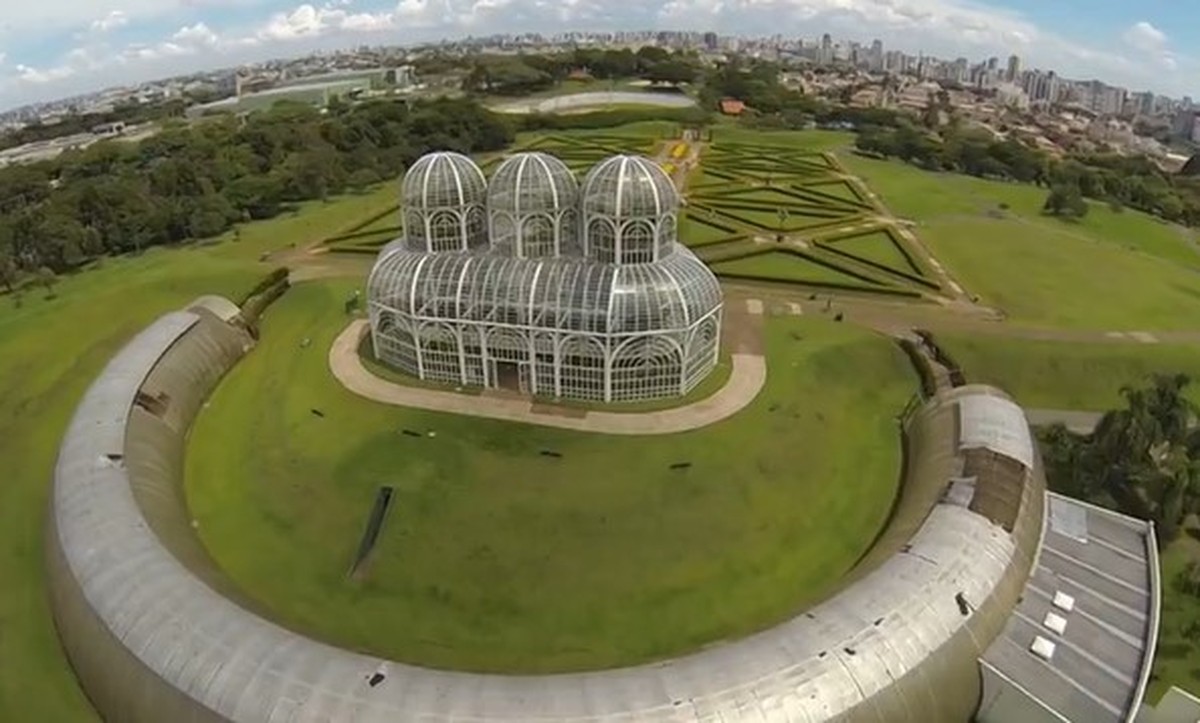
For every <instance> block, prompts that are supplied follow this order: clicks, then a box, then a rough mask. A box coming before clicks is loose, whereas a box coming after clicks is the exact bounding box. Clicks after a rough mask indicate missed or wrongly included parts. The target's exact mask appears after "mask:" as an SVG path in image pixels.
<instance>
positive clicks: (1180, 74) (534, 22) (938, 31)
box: [0, 0, 1200, 108]
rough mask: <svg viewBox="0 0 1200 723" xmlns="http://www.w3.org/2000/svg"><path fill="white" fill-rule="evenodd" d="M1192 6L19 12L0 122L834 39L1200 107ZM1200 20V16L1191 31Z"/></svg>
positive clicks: (685, 2)
mask: <svg viewBox="0 0 1200 723" xmlns="http://www.w3.org/2000/svg"><path fill="white" fill-rule="evenodd" d="M1191 4H1192V3H1190V2H1185V1H1184V0H1142V1H1141V2H1137V3H1132V2H1117V1H1116V0H990V1H986V0H642V1H641V2H636V3H630V2H626V1H625V0H317V2H311V0H310V1H309V2H304V1H303V0H11V2H6V3H5V5H6V7H5V9H4V13H3V15H4V20H2V21H0V108H8V107H12V106H16V105H20V104H23V103H28V102H31V101H38V100H50V99H54V98H58V97H63V96H65V95H72V94H75V93H79V92H84V91H89V90H98V89H100V88H103V87H108V86H111V85H117V84H129V83H136V82H140V81H145V80H152V79H154V78H159V77H163V76H165V75H173V74H177V73H185V72H191V71H198V70H205V69H211V68H216V67H228V66H231V65H236V64H239V63H242V62H248V61H254V60H261V59H266V58H273V57H287V56H290V55H295V54H300V53H304V52H307V51H310V50H314V49H322V48H323V49H329V48H337V47H346V46H353V45H358V44H362V43H368V44H374V43H389V44H390V43H404V42H411V41H417V40H427V39H434V38H440V37H457V36H463V35H467V34H476V35H478V34H487V33H492V32H504V31H520V30H538V31H543V32H553V31H556V30H568V29H571V30H575V29H588V28H595V29H637V28H670V29H696V30H708V29H712V28H716V29H719V30H720V31H721V32H723V33H743V34H773V33H783V34H785V35H788V36H802V37H816V36H819V35H820V34H821V33H823V32H831V33H833V34H834V35H835V37H839V38H848V39H861V40H864V41H869V40H871V39H873V38H876V37H878V38H880V39H882V40H883V41H884V43H885V44H886V45H887V46H889V47H895V48H900V49H903V50H906V51H908V52H913V53H915V52H918V51H922V50H924V51H927V52H931V53H934V54H937V55H944V56H951V57H954V56H958V55H964V56H966V57H968V58H971V59H973V60H974V59H977V58H984V57H987V56H990V55H997V56H1001V57H1005V56H1007V55H1009V54H1010V53H1016V54H1018V55H1020V56H1021V57H1022V58H1023V60H1024V63H1025V65H1026V67H1034V66H1036V67H1043V68H1052V69H1055V70H1058V71H1060V72H1061V73H1064V74H1066V75H1069V76H1071V77H1081V78H1093V77H1095V78H1099V79H1102V80H1106V81H1109V82H1113V83H1120V84H1123V85H1127V86H1129V87H1131V88H1133V89H1139V90H1140V89H1152V90H1156V91H1159V92H1164V93H1169V94H1172V95H1176V96H1181V95H1185V94H1190V95H1193V96H1200V60H1198V58H1197V57H1196V56H1194V55H1192V53H1196V54H1197V55H1200V22H1196V20H1195V17H1194V16H1192V15H1193V14H1192V12H1190V11H1189V10H1188V7H1189V6H1190V5H1191ZM1189 16H1192V17H1189Z"/></svg>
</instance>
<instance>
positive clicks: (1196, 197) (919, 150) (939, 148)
mask: <svg viewBox="0 0 1200 723" xmlns="http://www.w3.org/2000/svg"><path fill="white" fill-rule="evenodd" d="M856 145H857V146H858V148H859V149H860V150H862V151H864V152H867V153H872V154H875V155H879V156H884V157H887V158H899V159H902V160H905V161H908V162H909V163H913V164H915V165H918V166H921V167H922V168H927V169H930V170H938V171H953V172H957V173H966V174H969V175H972V176H980V177H985V178H1001V179H1008V180H1013V181H1019V182H1022V183H1035V184H1038V185H1041V186H1045V187H1047V188H1050V189H1052V192H1051V195H1050V197H1049V198H1048V199H1047V201H1048V205H1047V208H1048V210H1050V209H1051V207H1052V206H1053V207H1056V208H1057V207H1060V206H1061V207H1063V208H1069V209H1070V208H1074V209H1077V210H1083V211H1086V207H1084V208H1083V209H1079V206H1078V204H1076V203H1073V202H1072V201H1073V197H1074V196H1075V195H1082V196H1084V197H1087V198H1092V199H1096V200H1100V201H1107V202H1108V203H1110V204H1112V205H1114V206H1115V207H1118V208H1119V207H1123V206H1128V207H1130V208H1136V209H1138V210H1139V211H1145V212H1147V213H1152V214H1155V215H1157V216H1161V217H1162V218H1165V219H1167V220H1170V221H1176V222H1179V223H1185V224H1188V225H1192V226H1196V225H1200V179H1194V178H1188V177H1185V176H1182V175H1180V176H1171V175H1169V174H1167V173H1165V172H1163V171H1162V170H1160V169H1159V168H1158V166H1156V165H1155V164H1154V163H1153V162H1152V161H1150V160H1149V159H1147V158H1145V157H1141V156H1121V155H1117V154H1072V155H1070V156H1068V157H1066V158H1063V159H1057V158H1052V157H1051V156H1050V155H1049V154H1047V153H1045V152H1043V151H1040V150H1038V149H1036V148H1032V147H1030V146H1028V145H1026V144H1025V143H1022V142H1021V141H1019V140H1016V139H1013V138H1008V139H1004V140H996V139H993V138H992V137H991V136H990V135H988V134H986V133H983V132H981V131H972V130H968V129H963V128H960V127H958V126H957V125H953V126H950V127H948V128H945V129H942V130H941V131H940V132H933V131H930V130H928V129H926V128H922V127H919V126H916V125H913V124H911V123H908V122H904V121H900V122H898V123H897V124H895V125H893V126H892V127H882V126H876V127H864V128H862V129H861V132H860V133H859V136H858V140H857V141H856ZM1075 215H1077V214H1075Z"/></svg>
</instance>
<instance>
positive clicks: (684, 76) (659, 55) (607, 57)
mask: <svg viewBox="0 0 1200 723" xmlns="http://www.w3.org/2000/svg"><path fill="white" fill-rule="evenodd" d="M573 73H576V74H582V75H583V76H584V77H590V78H595V79H599V80H617V79H625V78H641V79H644V80H648V81H650V82H651V83H659V84H664V85H672V86H678V85H682V84H685V83H691V82H694V81H695V80H697V78H699V76H700V65H699V61H698V60H697V59H696V58H695V57H694V56H690V55H685V54H683V53H671V52H669V51H667V50H664V49H662V48H657V47H651V46H646V47H643V48H641V49H639V50H638V51H636V52H634V51H633V50H629V49H627V48H626V49H622V50H601V49H595V48H579V49H576V50H573V51H571V52H568V53H553V54H546V55H540V54H522V55H479V56H475V57H474V58H472V59H471V60H470V61H469V66H468V72H467V75H466V77H465V78H464V79H463V90H465V91H467V92H468V93H487V94H497V95H525V94H528V93H533V92H537V91H541V90H546V89H548V88H551V87H554V86H555V85H557V84H558V83H561V82H562V81H563V80H565V79H567V78H568V77H569V76H570V75H571V74H573Z"/></svg>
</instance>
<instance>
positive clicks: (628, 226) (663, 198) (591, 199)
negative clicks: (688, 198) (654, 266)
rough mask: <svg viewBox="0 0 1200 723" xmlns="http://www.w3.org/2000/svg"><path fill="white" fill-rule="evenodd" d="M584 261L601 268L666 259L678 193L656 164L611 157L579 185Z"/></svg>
mask: <svg viewBox="0 0 1200 723" xmlns="http://www.w3.org/2000/svg"><path fill="white" fill-rule="evenodd" d="M582 195H583V203H582V211H583V240H584V247H585V249H586V253H587V255H588V256H589V257H590V258H592V259H595V260H597V261H604V262H607V263H623V264H637V263H650V262H653V261H657V260H658V259H661V258H664V257H666V256H668V255H670V254H671V253H672V249H673V247H674V244H675V238H676V217H677V214H678V211H679V193H678V192H677V191H676V190H675V184H674V183H672V182H671V179H670V178H669V177H668V176H667V174H666V172H664V171H663V169H662V168H660V167H659V166H658V164H657V163H655V162H654V161H651V160H650V159H648V158H644V157H642V156H613V157H612V158H609V159H608V160H605V161H602V162H601V163H600V164H598V165H597V166H596V167H595V168H593V169H592V171H591V172H590V173H589V174H588V175H587V178H586V179H585V180H584V182H583V192H582Z"/></svg>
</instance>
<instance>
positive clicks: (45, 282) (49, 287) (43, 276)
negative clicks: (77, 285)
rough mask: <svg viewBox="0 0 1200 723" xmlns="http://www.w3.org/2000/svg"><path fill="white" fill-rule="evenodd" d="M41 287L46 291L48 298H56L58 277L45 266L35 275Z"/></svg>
mask: <svg viewBox="0 0 1200 723" xmlns="http://www.w3.org/2000/svg"><path fill="white" fill-rule="evenodd" d="M35 278H36V280H37V283H38V285H39V286H41V287H42V288H44V289H45V290H46V298H51V297H53V296H54V285H55V284H56V283H58V277H57V276H55V275H54V272H53V271H51V270H50V269H49V268H47V267H45V266H43V267H41V268H40V269H38V270H37V274H36V275H35Z"/></svg>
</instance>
